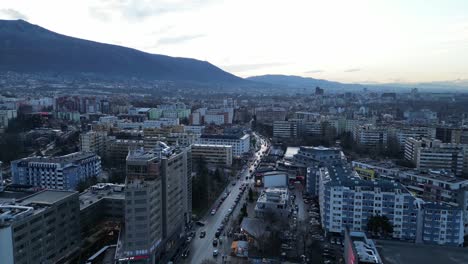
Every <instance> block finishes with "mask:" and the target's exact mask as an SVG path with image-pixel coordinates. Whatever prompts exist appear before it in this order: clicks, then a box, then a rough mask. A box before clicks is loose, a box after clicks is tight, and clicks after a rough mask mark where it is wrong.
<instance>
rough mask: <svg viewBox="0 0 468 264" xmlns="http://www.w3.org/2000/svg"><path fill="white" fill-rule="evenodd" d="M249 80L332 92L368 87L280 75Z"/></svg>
mask: <svg viewBox="0 0 468 264" xmlns="http://www.w3.org/2000/svg"><path fill="white" fill-rule="evenodd" d="M247 80H250V81H255V82H260V83H267V84H270V85H273V86H282V87H289V88H296V89H300V88H309V89H313V88H315V87H317V86H318V87H321V88H327V89H332V90H355V89H362V88H364V87H366V86H364V85H361V84H347V83H340V82H333V81H327V80H321V79H314V78H308V77H300V76H294V75H278V74H276V75H275V74H268V75H261V76H252V77H248V78H247Z"/></svg>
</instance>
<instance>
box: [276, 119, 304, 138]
mask: <svg viewBox="0 0 468 264" xmlns="http://www.w3.org/2000/svg"><path fill="white" fill-rule="evenodd" d="M298 130H299V128H298V122H294V121H274V122H273V137H275V138H296V137H297V136H298V135H299V133H298Z"/></svg>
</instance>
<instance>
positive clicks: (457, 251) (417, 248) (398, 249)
mask: <svg viewBox="0 0 468 264" xmlns="http://www.w3.org/2000/svg"><path fill="white" fill-rule="evenodd" d="M375 243H376V246H377V250H378V251H379V254H380V257H381V258H382V260H383V262H384V263H386V264H408V263H411V264H427V263H444V264H459V263H468V253H467V251H466V248H459V247H448V246H440V245H425V244H414V243H408V242H401V241H386V240H377V241H375Z"/></svg>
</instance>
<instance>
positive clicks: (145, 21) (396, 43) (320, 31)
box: [0, 0, 468, 83]
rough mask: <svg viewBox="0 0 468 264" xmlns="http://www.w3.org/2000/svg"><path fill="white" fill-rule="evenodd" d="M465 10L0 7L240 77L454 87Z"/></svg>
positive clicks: (462, 65)
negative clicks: (204, 62)
mask: <svg viewBox="0 0 468 264" xmlns="http://www.w3.org/2000/svg"><path fill="white" fill-rule="evenodd" d="M52 7H53V8H52ZM467 8H468V3H467V2H464V1H455V0H454V1H444V2H441V1H431V2H430V3H427V2H422V1H417V2H412V3H406V2H403V1H392V2H389V1H388V2H384V1H352V2H349V1H348V2H343V1H331V2H330V1H327V2H326V3H325V2H323V1H293V2H292V3H291V2H288V4H287V5H286V4H281V3H278V2H277V3H272V2H271V1H268V2H266V1H255V2H254V3H251V2H247V1H208V0H207V1H203V0H201V1H190V2H189V3H188V2H184V1H138V2H137V1H112V0H110V1H100V2H98V3H96V2H95V1H80V2H79V3H78V2H74V3H63V2H62V1H46V4H44V1H41V2H40V3H39V2H35V1H8V0H7V1H2V3H0V19H24V20H26V21H28V22H30V23H33V24H37V25H39V26H41V27H44V28H47V29H50V30H53V31H56V32H58V33H61V34H65V35H69V36H73V37H78V38H83V39H89V40H93V41H99V42H105V43H111V44H116V45H122V46H127V47H131V48H136V49H139V50H142V51H145V52H150V53H157V54H165V55H170V56H176V57H191V58H196V59H200V60H207V61H209V62H211V63H213V64H215V65H217V66H219V67H221V68H222V69H224V70H226V71H229V72H231V73H233V74H236V75H238V76H241V77H248V76H253V75H262V74H291V75H300V76H304V77H313V78H319V79H328V80H334V81H341V82H359V83H407V82H433V81H458V82H459V81H463V80H465V81H466V80H467V79H468V71H467V70H466V69H468V57H467V56H468V55H467V54H468V52H467V51H468V45H466V44H467V43H468V16H467V15H466V13H465V12H464V10H467ZM46 14H47V15H46Z"/></svg>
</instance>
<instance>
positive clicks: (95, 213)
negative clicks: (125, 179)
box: [79, 183, 125, 230]
mask: <svg viewBox="0 0 468 264" xmlns="http://www.w3.org/2000/svg"><path fill="white" fill-rule="evenodd" d="M124 189H125V185H123V184H112V183H98V184H96V185H94V186H91V187H90V188H88V189H87V190H86V191H84V192H82V193H80V196H79V200H80V224H81V229H82V230H88V229H91V228H92V227H94V226H96V225H97V224H98V223H100V222H102V221H114V222H117V223H123V222H124V215H125V193H124Z"/></svg>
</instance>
